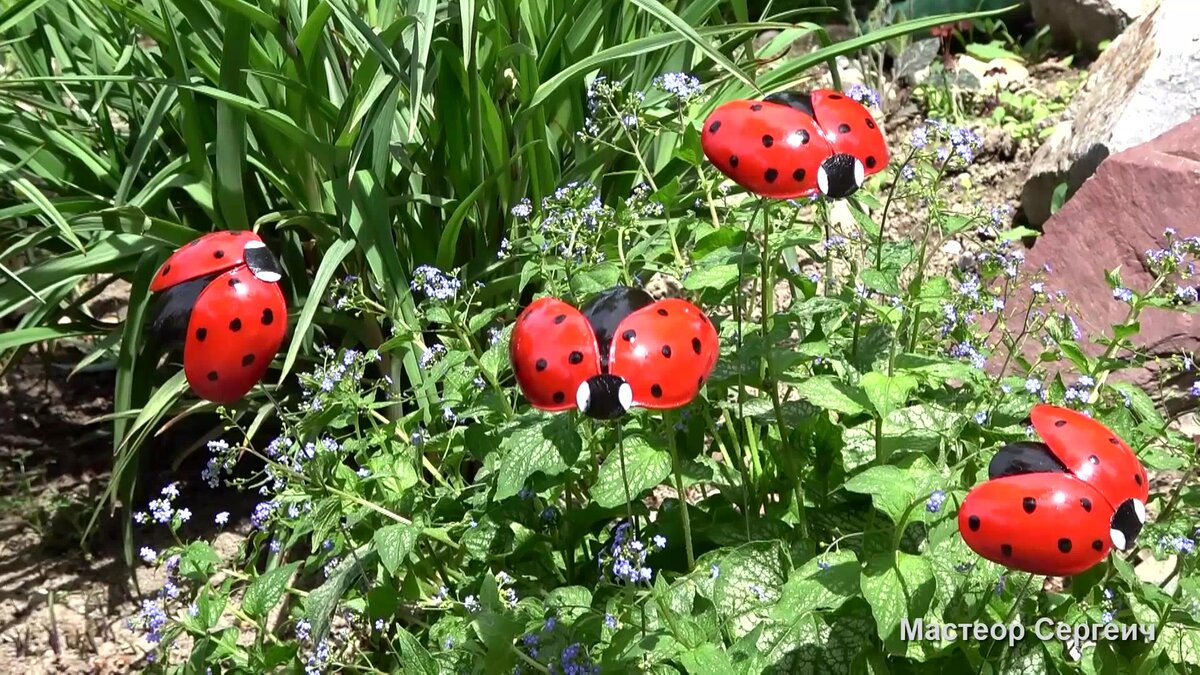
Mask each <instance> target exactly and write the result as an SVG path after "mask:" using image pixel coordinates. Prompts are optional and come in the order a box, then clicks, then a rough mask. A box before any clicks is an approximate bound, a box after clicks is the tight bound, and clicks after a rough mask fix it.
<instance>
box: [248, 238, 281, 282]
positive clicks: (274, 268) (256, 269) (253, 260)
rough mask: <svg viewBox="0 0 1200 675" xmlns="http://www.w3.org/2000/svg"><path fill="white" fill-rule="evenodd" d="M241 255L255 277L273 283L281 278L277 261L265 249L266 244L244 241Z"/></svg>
mask: <svg viewBox="0 0 1200 675" xmlns="http://www.w3.org/2000/svg"><path fill="white" fill-rule="evenodd" d="M242 256H243V259H244V260H245V261H246V266H247V267H249V268H250V271H251V272H253V273H254V277H255V278H256V279H258V280H260V281H265V282H267V283H269V284H274V283H277V282H278V281H279V280H280V279H282V278H283V274H282V273H281V272H280V268H279V261H277V260H275V256H274V255H272V254H271V251H270V250H269V249H267V245H266V244H264V243H262V242H261V241H248V242H246V248H245V251H244V252H243V254H242Z"/></svg>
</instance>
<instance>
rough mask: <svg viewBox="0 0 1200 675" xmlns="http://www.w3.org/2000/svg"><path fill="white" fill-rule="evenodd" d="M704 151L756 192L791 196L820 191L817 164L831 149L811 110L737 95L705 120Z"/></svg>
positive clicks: (711, 159) (730, 175)
mask: <svg viewBox="0 0 1200 675" xmlns="http://www.w3.org/2000/svg"><path fill="white" fill-rule="evenodd" d="M700 145H701V147H702V148H703V149H704V155H705V156H706V157H708V159H709V161H710V162H712V163H713V165H714V166H716V167H717V169H719V170H720V171H721V173H723V174H725V175H726V176H729V178H731V179H732V180H733V181H734V182H736V183H737V184H738V185H741V186H742V187H744V188H746V189H747V190H749V191H750V192H753V193H754V194H757V195H760V196H763V197H773V198H776V199H793V198H796V197H806V196H809V195H813V194H816V193H817V190H818V188H817V169H818V168H820V166H821V162H823V161H825V160H826V159H827V158H828V157H829V156H830V155H831V154H832V153H833V150H832V148H830V146H829V143H828V142H826V141H825V139H824V137H823V136H822V135H821V131H820V129H819V128H818V127H817V125H816V122H815V121H814V120H813V118H812V116H810V115H807V114H805V113H804V112H802V111H800V110H797V109H796V108H794V107H792V106H789V105H784V104H782V103H772V102H770V101H752V100H746V99H739V100H736V101H730V102H728V103H724V104H722V105H721V106H720V107H718V108H717V109H716V110H714V111H713V112H712V114H710V115H709V116H708V119H706V120H704V129H703V130H702V131H701V133H700Z"/></svg>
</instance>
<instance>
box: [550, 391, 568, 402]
mask: <svg viewBox="0 0 1200 675" xmlns="http://www.w3.org/2000/svg"><path fill="white" fill-rule="evenodd" d="M551 398H553V399H554V402H555V403H562V402H563V401H565V400H567V395H566V394H564V393H562V392H561V391H556V392H554V396H552V397H551Z"/></svg>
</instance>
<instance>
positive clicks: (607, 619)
mask: <svg viewBox="0 0 1200 675" xmlns="http://www.w3.org/2000/svg"><path fill="white" fill-rule="evenodd" d="M604 625H605V626H606V627H607V628H608V629H609V630H616V629H617V617H615V616H613V615H612V614H605V615H604Z"/></svg>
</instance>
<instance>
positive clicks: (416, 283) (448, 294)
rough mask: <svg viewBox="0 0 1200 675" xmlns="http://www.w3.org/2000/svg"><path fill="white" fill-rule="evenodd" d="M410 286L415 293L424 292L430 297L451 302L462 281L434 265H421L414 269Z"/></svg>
mask: <svg viewBox="0 0 1200 675" xmlns="http://www.w3.org/2000/svg"><path fill="white" fill-rule="evenodd" d="M410 286H411V288H412V290H413V292H414V293H416V292H420V293H423V294H424V295H425V297H426V298H428V299H431V300H437V301H440V302H450V301H452V300H454V298H455V297H456V296H457V295H458V291H459V289H460V288H462V282H461V281H459V280H458V278H457V277H456V276H454V275H453V274H447V273H445V272H443V271H441V270H439V269H438V268H436V267H433V266H432V265H421V266H420V267H418V268H417V269H415V270H413V278H412V282H411V283H410Z"/></svg>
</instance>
